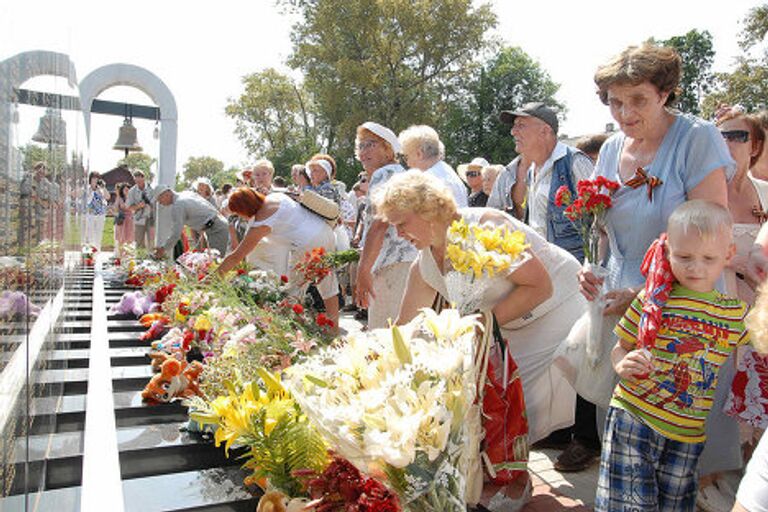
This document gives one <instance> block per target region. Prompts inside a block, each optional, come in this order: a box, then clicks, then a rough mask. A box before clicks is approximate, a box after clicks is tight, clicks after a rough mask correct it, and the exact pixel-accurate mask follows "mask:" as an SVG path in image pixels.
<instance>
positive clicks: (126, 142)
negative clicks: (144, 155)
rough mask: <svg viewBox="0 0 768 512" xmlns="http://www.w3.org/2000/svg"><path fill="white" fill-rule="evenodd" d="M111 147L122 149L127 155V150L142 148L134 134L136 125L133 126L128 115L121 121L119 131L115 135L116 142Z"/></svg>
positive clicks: (139, 149)
mask: <svg viewBox="0 0 768 512" xmlns="http://www.w3.org/2000/svg"><path fill="white" fill-rule="evenodd" d="M112 149H117V150H124V151H125V156H128V152H129V151H141V150H142V147H141V144H139V139H138V137H137V135H136V127H135V126H133V122H132V121H131V118H130V117H126V118H125V120H124V121H123V126H121V127H120V133H119V134H118V135H117V142H115V145H114V146H112Z"/></svg>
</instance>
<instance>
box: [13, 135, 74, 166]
mask: <svg viewBox="0 0 768 512" xmlns="http://www.w3.org/2000/svg"><path fill="white" fill-rule="evenodd" d="M19 151H20V152H21V155H22V159H23V164H22V165H23V168H24V169H25V170H27V171H29V170H31V169H32V167H34V165H35V164H36V163H37V162H45V164H46V165H47V166H48V169H51V170H57V169H62V168H63V167H65V166H66V160H67V155H66V150H65V148H64V146H52V147H51V148H50V149H49V148H47V147H43V146H40V145H38V144H34V143H31V142H30V143H29V144H26V145H24V146H21V147H20V148H19Z"/></svg>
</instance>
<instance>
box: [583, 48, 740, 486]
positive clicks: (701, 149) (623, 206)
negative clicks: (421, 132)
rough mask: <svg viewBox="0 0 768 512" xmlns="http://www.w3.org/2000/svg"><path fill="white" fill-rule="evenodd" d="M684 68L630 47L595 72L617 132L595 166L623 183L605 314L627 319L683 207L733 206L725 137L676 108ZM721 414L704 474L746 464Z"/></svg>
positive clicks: (593, 284)
mask: <svg viewBox="0 0 768 512" xmlns="http://www.w3.org/2000/svg"><path fill="white" fill-rule="evenodd" d="M681 67H682V63H681V59H680V56H679V55H678V54H677V52H676V51H675V50H673V49H672V48H665V47H659V46H655V45H651V44H644V45H642V46H631V47H629V48H627V49H625V50H624V51H623V52H621V53H620V54H619V55H616V56H615V57H613V58H611V59H610V60H609V61H608V62H607V63H606V64H604V65H602V66H600V67H599V68H598V69H597V72H596V73H595V83H596V84H597V87H598V95H599V97H600V100H601V101H602V102H603V103H604V104H606V105H608V107H609V108H610V111H611V116H612V117H613V118H614V119H615V120H616V122H617V123H618V125H619V128H620V131H619V132H617V133H616V134H615V135H613V136H611V138H609V139H608V140H607V141H606V142H605V144H604V145H603V147H602V148H601V150H600V156H599V158H598V162H597V166H596V168H595V174H596V175H598V176H605V177H606V178H608V179H610V180H615V181H618V182H619V183H620V184H621V188H619V190H617V191H616V192H615V193H614V195H613V206H612V208H611V209H609V210H608V213H607V216H606V220H607V225H606V233H605V237H606V239H607V245H608V247H609V251H608V257H607V259H606V264H607V267H608V272H609V275H608V277H607V278H606V279H605V288H606V289H607V290H610V291H609V292H608V293H607V294H606V299H607V304H608V305H607V306H606V309H605V313H606V314H616V315H620V314H623V313H624V311H626V309H627V307H628V306H629V304H630V303H631V302H632V300H633V299H634V297H635V295H636V294H637V292H638V291H639V290H640V289H641V288H642V286H643V285H644V283H645V279H644V277H643V275H642V274H641V273H640V264H641V262H642V260H643V256H644V255H645V252H646V251H647V249H648V247H649V246H650V245H651V243H652V242H653V241H654V240H655V239H656V238H657V237H658V236H659V235H660V234H661V232H662V231H664V229H665V226H666V224H667V219H668V218H669V216H670V214H671V213H672V211H673V210H674V209H675V208H676V207H677V206H678V205H679V204H680V203H683V202H685V201H686V200H690V199H705V200H708V201H712V202H714V203H718V204H721V205H723V206H725V207H727V206H728V188H727V180H728V179H730V177H731V176H732V175H733V173H734V169H735V164H734V161H733V159H732V158H731V156H730V154H729V152H728V147H727V146H726V144H725V142H724V141H723V137H722V136H721V135H720V133H719V132H718V130H717V128H716V127H715V126H714V125H713V124H712V123H709V122H705V121H703V120H701V119H698V118H696V117H693V116H690V115H686V114H681V113H680V112H679V111H676V110H674V109H673V107H672V106H673V105H674V103H675V100H676V99H677V97H678V94H679V89H678V84H679V82H680V74H681ZM579 280H580V283H581V287H582V293H583V294H584V295H585V297H586V298H587V299H588V300H594V299H595V297H596V296H597V293H598V288H597V287H598V285H599V283H600V282H601V279H599V278H598V277H596V276H595V275H594V274H592V273H591V272H587V271H582V272H581V273H580V276H579ZM604 329H605V330H610V329H608V328H606V327H604ZM611 345H613V340H611ZM604 353H606V354H607V353H610V349H608V350H605V351H604ZM726 373H727V372H724V373H723V374H722V375H721V376H720V383H719V385H718V389H717V393H716V394H715V400H716V402H717V401H718V400H720V403H721V404H722V403H723V401H724V398H725V394H726V392H727V390H728V388H729V387H730V382H731V380H732V374H731V376H730V378H729V376H728V375H726ZM721 409H722V407H717V405H715V407H714V408H713V411H714V412H713V415H712V416H711V417H710V419H709V421H708V425H707V437H709V438H714V439H716V440H717V441H718V442H715V443H707V447H706V448H705V451H704V454H703V456H702V459H701V466H700V469H701V473H702V474H707V473H708V472H712V471H718V470H724V469H731V468H733V469H735V468H738V467H740V465H741V460H740V458H741V457H740V453H739V451H738V441H737V440H738V430H737V426H736V424H735V422H728V421H727V420H723V421H720V420H721V419H723V418H724V416H723V415H722V414H721V413H720V414H718V412H719V411H720V410H721ZM728 423H732V424H728ZM729 439H730V440H733V443H729V442H727V441H726V440H729ZM731 444H732V445H733V446H731Z"/></svg>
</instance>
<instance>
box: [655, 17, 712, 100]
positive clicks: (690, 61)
mask: <svg viewBox="0 0 768 512" xmlns="http://www.w3.org/2000/svg"><path fill="white" fill-rule="evenodd" d="M659 43H660V44H662V45H664V46H671V47H672V48H674V49H676V50H677V52H678V53H679V54H680V57H681V59H682V61H683V69H682V76H681V77H680V89H682V94H681V95H680V99H679V100H678V103H677V107H678V108H679V109H680V110H682V111H683V112H689V113H691V114H699V113H700V106H701V101H702V100H703V99H704V97H705V96H706V95H707V94H708V93H709V92H710V91H711V90H712V87H713V86H714V82H715V76H714V75H713V73H712V62H713V61H714V58H715V50H714V49H713V47H712V34H710V33H709V32H708V31H707V30H705V31H703V32H699V31H698V30H696V29H693V30H690V31H689V32H688V33H686V34H685V35H682V36H674V37H671V38H669V39H666V40H662V41H659Z"/></svg>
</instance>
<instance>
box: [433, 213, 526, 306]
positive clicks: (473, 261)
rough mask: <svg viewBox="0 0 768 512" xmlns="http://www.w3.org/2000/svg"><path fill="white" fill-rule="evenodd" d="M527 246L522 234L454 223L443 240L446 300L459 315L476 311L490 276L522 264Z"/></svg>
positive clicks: (498, 227) (491, 278)
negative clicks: (448, 265) (444, 245)
mask: <svg viewBox="0 0 768 512" xmlns="http://www.w3.org/2000/svg"><path fill="white" fill-rule="evenodd" d="M528 247H529V245H528V244H526V243H525V233H523V232H522V231H510V230H508V229H506V228H504V227H501V226H496V227H493V226H485V225H480V224H476V223H472V224H467V223H466V222H465V221H464V219H460V220H457V221H454V222H453V223H452V224H451V226H450V227H449V228H448V239H447V241H446V251H445V253H446V256H447V257H448V259H449V260H450V262H451V267H452V268H451V269H449V270H448V272H447V273H446V275H445V284H446V288H447V291H448V297H446V298H447V299H448V300H449V301H451V303H453V304H454V305H455V307H456V308H457V309H458V310H459V311H460V312H461V313H462V314H465V315H466V314H470V313H474V312H476V311H478V310H479V309H481V303H482V301H483V297H484V295H485V293H486V292H487V290H488V288H489V287H490V286H491V285H492V284H493V278H494V276H498V275H501V276H504V275H506V274H508V273H510V272H513V271H514V270H515V269H517V268H518V267H519V266H520V265H522V264H523V263H525V262H526V261H527V260H528V258H529V256H528V253H527V252H526V249H527V248H528Z"/></svg>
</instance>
